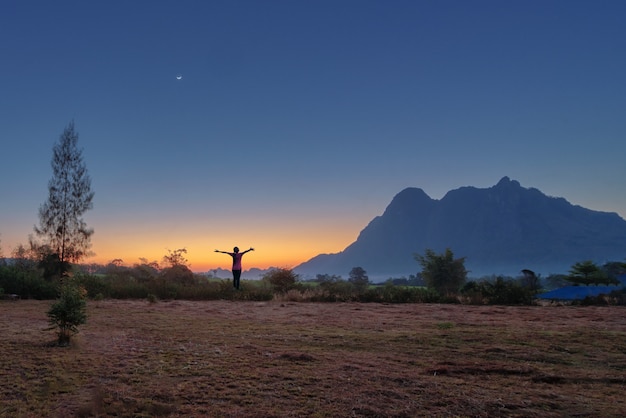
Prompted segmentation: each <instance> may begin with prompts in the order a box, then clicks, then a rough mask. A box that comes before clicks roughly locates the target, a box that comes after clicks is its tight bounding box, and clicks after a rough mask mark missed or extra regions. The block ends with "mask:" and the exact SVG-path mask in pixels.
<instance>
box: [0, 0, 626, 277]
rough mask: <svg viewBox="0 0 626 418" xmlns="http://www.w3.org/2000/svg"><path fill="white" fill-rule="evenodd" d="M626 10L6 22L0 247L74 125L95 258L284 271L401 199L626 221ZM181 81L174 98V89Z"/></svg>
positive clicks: (225, 6) (356, 9)
mask: <svg viewBox="0 0 626 418" xmlns="http://www.w3.org/2000/svg"><path fill="white" fill-rule="evenodd" d="M624 21H626V2H623V1H601V2H593V1H549V0H546V1H533V0H531V1H480V0H477V1H445V0H443V1H417V0H415V1H344V0H337V1H274V0H268V1H124V2H122V1H107V2H85V1H58V2H48V1H17V0H15V1H5V2H3V3H2V14H0V56H1V57H2V65H1V66H0V80H1V81H0V85H1V88H0V89H1V91H0V115H1V116H0V119H1V121H2V122H1V123H0V141H1V144H2V147H1V149H2V156H3V157H2V164H1V165H0V179H1V180H2V190H3V193H2V198H1V199H0V240H1V241H0V246H1V248H2V251H3V253H4V255H5V256H7V255H9V254H10V252H11V249H12V248H14V247H15V246H16V245H17V244H18V243H26V242H27V241H28V235H29V234H30V233H32V229H33V225H35V224H36V223H37V222H38V219H37V210H38V208H39V206H40V205H41V204H42V203H43V202H44V201H45V200H46V198H47V183H48V180H49V179H50V177H51V175H52V171H51V168H50V159H51V156H52V146H53V144H54V143H55V141H56V140H57V139H58V137H59V135H60V134H61V133H62V131H63V129H64V128H65V126H66V125H67V124H68V123H69V122H70V121H71V120H74V121H75V125H76V130H77V131H78V132H79V134H80V139H79V145H80V146H81V147H82V148H83V155H84V159H85V162H86V164H87V167H88V169H89V173H90V175H91V177H92V189H93V191H94V192H95V198H94V209H93V210H92V211H90V212H88V213H87V214H86V215H85V219H86V221H87V223H88V224H89V225H90V226H92V227H93V228H94V229H95V234H94V236H93V237H92V244H93V251H94V252H95V253H96V256H95V257H93V258H92V259H90V260H87V261H97V262H107V261H110V260H112V259H114V258H122V259H123V260H124V262H126V263H127V264H132V263H135V262H138V259H139V257H143V258H147V259H150V260H160V258H161V257H162V256H163V255H164V254H166V253H167V250H168V249H171V250H173V249H178V248H183V247H185V248H187V250H188V253H187V255H188V259H189V260H190V262H191V264H192V269H194V270H198V271H201V270H205V269H209V268H215V267H228V260H226V259H224V258H223V257H224V256H223V255H221V256H220V255H219V254H215V253H213V252H212V251H213V250H214V249H215V248H219V249H221V250H228V249H230V248H232V247H233V246H234V245H238V246H239V247H242V248H247V247H248V246H254V247H255V248H256V249H257V251H256V252H254V253H250V254H248V255H247V256H246V260H245V261H246V264H247V265H245V266H244V267H252V266H260V267H267V266H282V267H293V266H295V265H297V264H298V263H300V262H302V261H306V260H307V259H309V258H311V257H313V256H315V255H317V254H319V253H331V252H337V251H340V250H342V249H343V248H345V247H346V246H347V245H349V244H350V243H352V242H353V241H354V240H355V239H356V238H357V236H358V233H359V232H360V231H361V230H362V229H363V228H364V227H365V226H366V225H367V223H368V222H369V221H370V220H371V219H372V218H374V217H375V216H377V215H380V214H381V213H382V212H383V210H384V209H385V207H386V205H387V204H388V203H389V202H390V201H391V199H392V198H393V196H394V195H395V194H397V193H398V192H400V191H401V190H402V189H404V188H405V187H420V188H422V189H424V191H425V192H426V193H428V194H429V195H430V196H431V197H433V198H436V199H439V198H441V197H443V195H444V194H445V193H446V192H447V191H448V190H451V189H456V188H458V187H462V186H468V185H471V186H476V187H490V186H492V185H494V184H496V183H497V182H498V180H499V179H500V178H502V177H503V176H509V177H510V178H511V179H515V180H518V181H519V182H520V183H521V184H522V186H524V187H535V188H538V189H540V190H541V191H543V192H544V193H546V194H548V195H552V196H561V197H564V198H566V199H567V200H568V201H570V202H572V203H574V204H578V205H581V206H584V207H587V208H590V209H594V210H602V211H609V212H617V213H618V214H619V215H620V216H622V217H626V194H625V193H624V192H623V191H624V186H625V184H624V183H625V179H626V164H625V163H624V155H626V141H625V140H624V138H625V134H626V118H624V115H625V114H626V83H625V82H624V74H626V54H625V53H624V51H626V25H624V24H623V22H624ZM177 75H182V79H180V80H177V78H176V76H177Z"/></svg>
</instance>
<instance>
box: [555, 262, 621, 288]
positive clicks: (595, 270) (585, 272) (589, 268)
mask: <svg viewBox="0 0 626 418" xmlns="http://www.w3.org/2000/svg"><path fill="white" fill-rule="evenodd" d="M567 280H569V281H570V282H571V283H573V284H575V285H581V284H582V285H590V284H594V285H598V284H618V283H619V282H618V281H617V280H616V279H614V278H610V277H609V276H608V275H607V274H606V273H605V272H604V271H603V270H602V269H601V268H600V267H598V266H597V265H596V264H595V263H594V262H593V261H591V260H587V261H580V262H578V263H576V264H574V265H573V266H572V268H571V269H570V271H569V276H567Z"/></svg>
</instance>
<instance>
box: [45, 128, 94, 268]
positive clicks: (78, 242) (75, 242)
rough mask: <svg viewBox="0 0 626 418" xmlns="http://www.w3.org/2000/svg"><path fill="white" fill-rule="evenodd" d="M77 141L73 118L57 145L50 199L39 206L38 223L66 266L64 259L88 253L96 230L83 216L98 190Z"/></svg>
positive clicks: (83, 255) (68, 260)
mask: <svg viewBox="0 0 626 418" xmlns="http://www.w3.org/2000/svg"><path fill="white" fill-rule="evenodd" d="M77 142H78V133H77V132H75V130H74V122H73V121H72V122H70V124H69V125H68V126H67V127H66V128H65V130H64V131H63V134H61V136H60V137H59V141H58V142H57V143H56V144H55V145H54V147H53V157H52V172H53V176H52V179H51V180H50V181H49V183H48V200H47V201H46V202H45V203H44V204H43V205H41V207H40V208H39V226H36V227H35V232H36V233H37V235H38V236H39V237H42V238H43V239H44V240H45V243H46V245H48V247H49V248H50V253H51V254H56V256H57V257H58V261H59V263H61V264H60V265H61V266H62V267H65V266H66V265H65V264H63V263H67V262H77V261H79V260H81V259H82V258H83V257H85V256H86V255H88V253H89V252H88V250H89V248H90V246H91V243H90V239H91V235H92V234H93V229H90V228H88V227H87V224H86V223H85V221H84V220H83V219H82V215H83V214H84V213H85V212H86V211H87V210H89V209H91V208H92V207H93V203H92V200H93V196H94V193H93V192H92V191H91V179H90V177H89V174H88V173H87V167H86V165H85V163H84V162H83V157H82V150H80V149H79V148H78V146H77Z"/></svg>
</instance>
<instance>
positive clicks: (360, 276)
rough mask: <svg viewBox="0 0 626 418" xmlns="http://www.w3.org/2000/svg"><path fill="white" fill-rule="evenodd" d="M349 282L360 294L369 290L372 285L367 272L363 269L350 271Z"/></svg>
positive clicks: (356, 268)
mask: <svg viewBox="0 0 626 418" xmlns="http://www.w3.org/2000/svg"><path fill="white" fill-rule="evenodd" d="M348 281H349V282H350V283H352V284H353V285H354V288H355V290H356V291H357V292H359V293H362V292H364V291H365V290H367V287H368V286H369V284H370V279H369V277H367V272H366V271H365V270H364V269H363V268H362V267H353V268H352V270H350V274H349V276H348Z"/></svg>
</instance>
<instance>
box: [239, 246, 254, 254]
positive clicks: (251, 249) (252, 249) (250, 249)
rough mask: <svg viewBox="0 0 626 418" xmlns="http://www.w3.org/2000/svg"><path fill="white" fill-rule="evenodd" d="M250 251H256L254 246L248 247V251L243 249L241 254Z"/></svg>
mask: <svg viewBox="0 0 626 418" xmlns="http://www.w3.org/2000/svg"><path fill="white" fill-rule="evenodd" d="M248 251H254V248H252V247H250V248H249V249H247V250H246V251H243V252H242V253H241V254H245V253H247V252H248Z"/></svg>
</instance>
